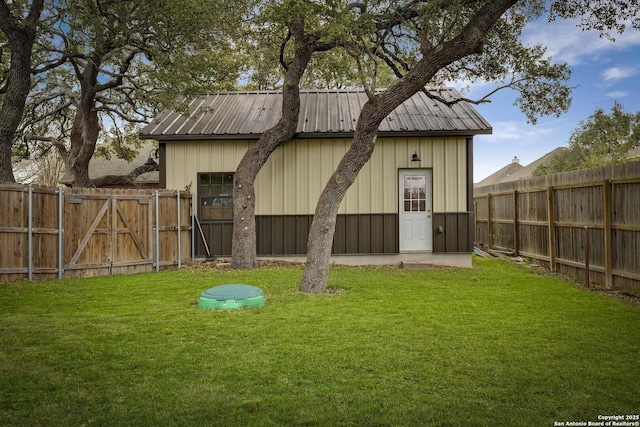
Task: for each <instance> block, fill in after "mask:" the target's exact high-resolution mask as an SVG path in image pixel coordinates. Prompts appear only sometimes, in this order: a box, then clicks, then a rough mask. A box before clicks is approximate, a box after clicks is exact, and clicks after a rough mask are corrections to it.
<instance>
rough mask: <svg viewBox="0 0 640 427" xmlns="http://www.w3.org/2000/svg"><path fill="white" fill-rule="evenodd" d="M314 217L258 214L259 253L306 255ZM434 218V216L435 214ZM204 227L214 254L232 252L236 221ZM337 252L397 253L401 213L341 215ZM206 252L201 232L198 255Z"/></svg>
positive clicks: (338, 221)
mask: <svg viewBox="0 0 640 427" xmlns="http://www.w3.org/2000/svg"><path fill="white" fill-rule="evenodd" d="M312 220H313V217H312V216H310V215H274V216H257V217H256V239H257V242H256V248H257V252H258V255H304V254H306V253H307V236H308V235H309V228H310V227H311V221H312ZM434 221H435V217H434ZM202 230H203V232H204V235H205V236H206V238H207V243H208V244H209V249H210V251H211V254H212V255H215V256H218V257H220V256H224V257H228V256H231V239H232V237H233V224H231V223H204V224H202ZM332 252H333V253H334V254H369V253H371V254H381V253H385V254H395V253H398V216H397V215H396V214H368V215H338V218H337V220H336V232H335V236H334V242H333V250H332ZM206 255H207V252H206V249H205V246H204V243H203V242H202V238H201V237H200V235H199V233H198V236H197V241H196V256H206Z"/></svg>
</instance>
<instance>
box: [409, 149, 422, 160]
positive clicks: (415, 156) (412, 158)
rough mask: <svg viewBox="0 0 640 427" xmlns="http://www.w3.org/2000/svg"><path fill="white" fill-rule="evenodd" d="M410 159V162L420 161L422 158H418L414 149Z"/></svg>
mask: <svg viewBox="0 0 640 427" xmlns="http://www.w3.org/2000/svg"><path fill="white" fill-rule="evenodd" d="M411 161H412V162H420V161H422V160H421V159H420V157H419V156H418V152H417V151H416V152H414V153H413V154H412V155H411Z"/></svg>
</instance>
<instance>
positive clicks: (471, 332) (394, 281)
mask: <svg viewBox="0 0 640 427" xmlns="http://www.w3.org/2000/svg"><path fill="white" fill-rule="evenodd" d="M474 263H475V266H474V268H473V269H435V270H426V271H416V270H397V269H393V268H376V269H373V268H360V269H359V268H334V269H332V270H331V274H330V286H331V287H332V288H333V289H335V290H336V292H334V293H333V294H327V295H305V294H301V293H299V292H298V291H297V289H296V286H297V283H298V280H299V278H300V275H301V269H300V268H299V267H285V268H264V269H260V270H256V271H249V272H246V271H245V272H235V271H218V272H212V271H207V270H202V269H201V270H197V269H196V270H182V271H174V272H162V273H154V274H144V275H137V276H126V277H111V278H92V279H77V280H63V281H51V282H41V283H25V282H22V283H14V284H2V285H0V334H1V335H0V425H20V426H36V425H43V426H59V425H65V426H75V425H100V426H110V425H114V426H116V425H118V426H120V425H139V426H146V425H150V426H151V425H154V426H157V425H163V426H164V425H176V426H180V425H221V426H236V425H247V426H269V425H282V426H289V425H299V426H305V425H306V426H312V425H317V426H339V425H357V426H383V425H396V426H413V425H415V426H418V425H443V426H446V425H450V426H460V425H470V426H485V425H486V426H497V425H500V426H510V425H514V426H515V425H525V426H534V425H536V426H545V425H548V426H551V425H553V424H554V421H560V422H566V421H588V420H591V421H597V417H598V415H599V414H606V415H612V414H637V413H638V411H639V409H640V405H639V403H640V400H639V398H638V396H640V383H639V382H638V378H640V363H638V360H639V356H640V308H639V307H638V306H637V305H632V304H630V303H628V302H625V301H621V300H618V299H615V298H612V297H610V296H606V295H601V294H598V293H594V292H590V291H587V290H584V289H582V288H580V287H578V286H576V285H573V284H571V283H569V282H566V281H563V280H561V279H558V278H555V277H552V276H550V275H547V274H543V273H535V272H532V271H531V270H528V269H525V268H521V267H515V266H512V265H509V264H507V263H505V262H501V261H496V260H482V259H478V260H475V261H474ZM223 283H249V284H252V285H255V286H259V287H260V288H262V289H263V290H264V292H265V296H266V300H267V305H266V306H265V307H264V308H262V309H247V310H241V311H215V310H200V309H197V299H198V297H199V295H200V293H201V292H202V291H204V290H206V289H208V288H209V287H212V286H216V285H219V284H223Z"/></svg>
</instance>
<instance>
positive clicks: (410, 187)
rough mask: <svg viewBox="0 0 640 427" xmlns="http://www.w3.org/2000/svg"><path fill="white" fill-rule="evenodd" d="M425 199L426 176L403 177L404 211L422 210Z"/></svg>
mask: <svg viewBox="0 0 640 427" xmlns="http://www.w3.org/2000/svg"><path fill="white" fill-rule="evenodd" d="M426 200H427V178H426V177H425V176H405V177H404V211H405V212H424V211H426V210H427V209H426Z"/></svg>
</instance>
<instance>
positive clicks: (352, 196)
mask: <svg viewBox="0 0 640 427" xmlns="http://www.w3.org/2000/svg"><path fill="white" fill-rule="evenodd" d="M253 143H254V141H245V140H239V141H233V140H232V141H229V140H226V141H188V142H169V143H167V144H166V157H165V158H166V161H167V167H166V187H167V188H174V189H182V188H184V187H185V186H187V185H188V184H189V183H193V184H192V187H191V191H193V192H197V174H198V172H233V171H235V169H236V168H237V166H238V163H239V162H240V160H241V159H242V156H243V155H244V153H245V152H246V150H247V149H248V148H249V146H250V145H251V144H253ZM350 144H351V140H350V139H300V140H293V141H291V142H288V143H287V144H285V145H283V146H282V147H280V148H279V149H277V150H276V151H275V152H274V153H273V154H272V156H271V158H270V159H269V161H268V162H267V163H266V164H265V166H264V167H263V168H262V170H261V171H260V173H259V174H258V177H257V179H256V215H310V214H313V212H314V211H315V206H316V202H317V200H318V197H319V196H320V193H321V191H322V189H323V187H324V185H325V184H326V182H327V181H328V180H329V178H330V177H331V174H332V173H333V171H334V169H335V167H336V166H337V164H338V163H339V162H340V160H341V159H342V156H343V155H344V153H345V152H346V151H347V150H348V148H349V146H350ZM466 144H467V142H466V138H464V137H461V138H379V139H378V140H377V142H376V145H377V147H376V149H375V150H374V152H373V156H372V158H371V160H370V161H369V162H368V163H367V164H366V165H365V166H364V168H363V169H362V171H361V172H360V174H359V176H358V178H357V179H356V181H355V183H354V184H353V186H352V187H351V188H350V189H349V191H348V192H347V195H346V197H345V199H344V201H343V203H342V205H341V206H340V211H339V213H340V214H379V213H397V211H398V202H397V198H398V191H397V188H398V185H397V181H398V169H401V168H412V167H420V168H432V169H433V210H434V212H465V211H467V147H466ZM414 152H417V154H418V155H419V157H420V158H421V160H422V161H421V162H411V155H412V154H413V153H414Z"/></svg>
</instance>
